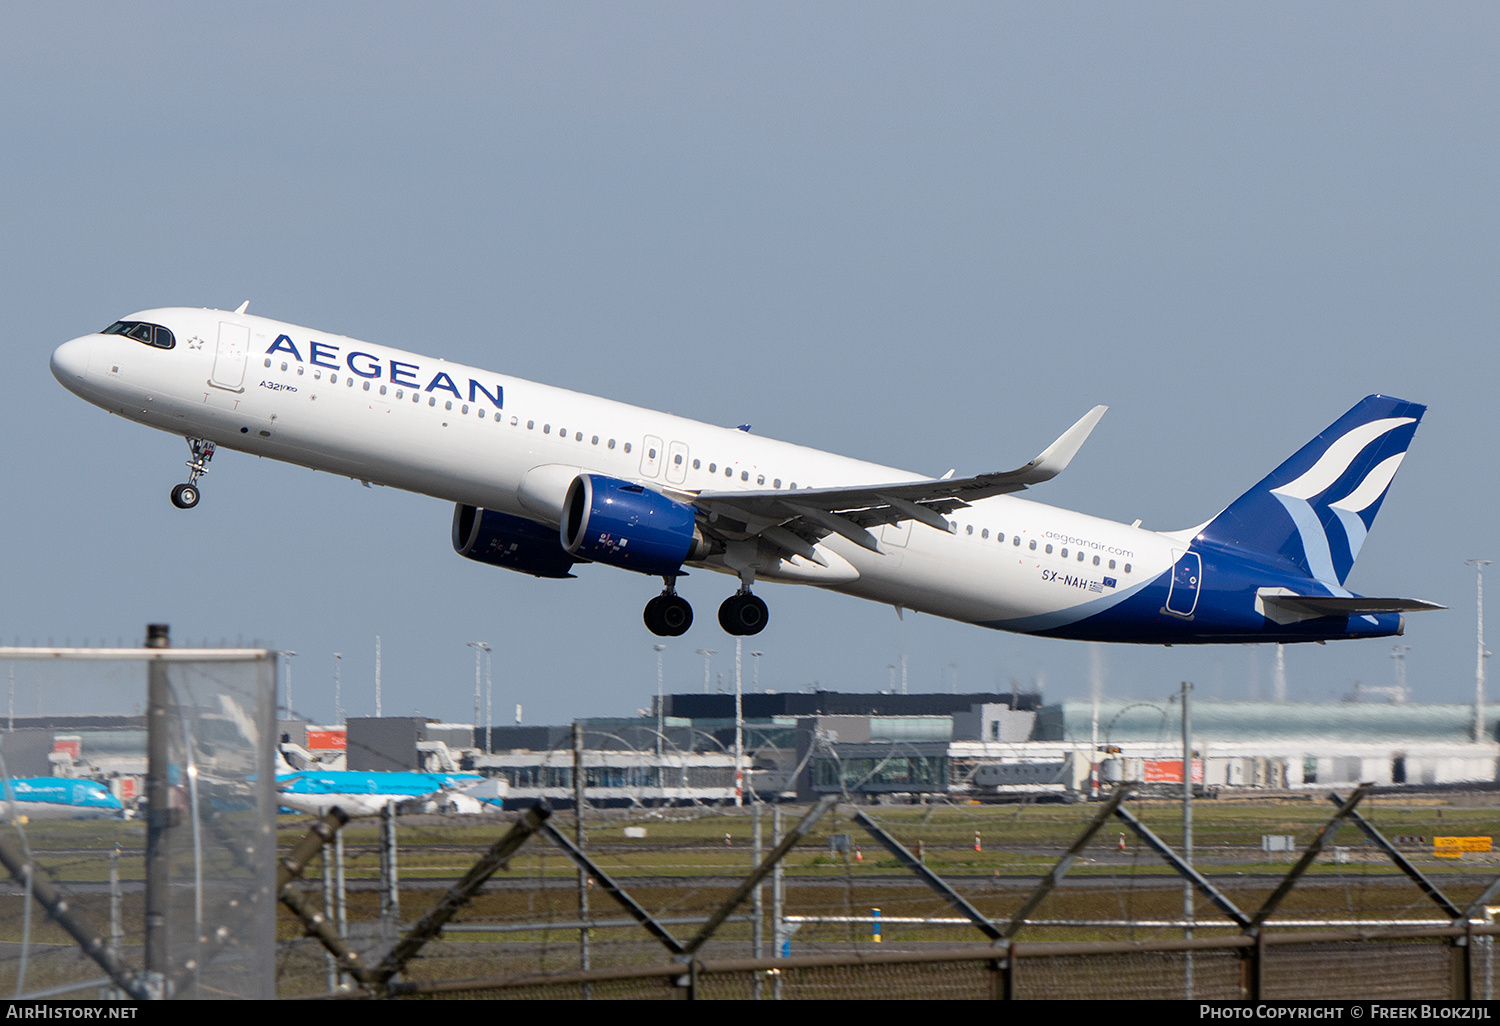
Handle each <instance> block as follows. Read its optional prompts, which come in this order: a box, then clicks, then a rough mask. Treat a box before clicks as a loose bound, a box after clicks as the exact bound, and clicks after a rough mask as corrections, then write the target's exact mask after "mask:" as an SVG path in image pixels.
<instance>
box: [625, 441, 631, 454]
mask: <svg viewBox="0 0 1500 1026" xmlns="http://www.w3.org/2000/svg"><path fill="white" fill-rule="evenodd" d="M625 451H626V452H629V451H630V443H629V442H626V443H625Z"/></svg>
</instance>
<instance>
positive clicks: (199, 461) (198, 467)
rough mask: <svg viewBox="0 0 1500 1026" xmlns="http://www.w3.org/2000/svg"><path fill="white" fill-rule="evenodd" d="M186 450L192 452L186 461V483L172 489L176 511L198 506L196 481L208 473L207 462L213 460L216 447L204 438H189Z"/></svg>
mask: <svg viewBox="0 0 1500 1026" xmlns="http://www.w3.org/2000/svg"><path fill="white" fill-rule="evenodd" d="M187 444H188V448H189V449H190V450H191V451H192V454H193V458H192V459H190V460H188V462H187V468H188V479H187V483H185V484H180V485H177V486H176V487H174V488H173V489H172V505H174V506H176V507H177V508H178V509H192V508H193V507H194V506H196V505H198V499H199V498H200V497H201V493H200V492H199V491H198V479H199V478H200V477H202V476H203V475H204V474H207V473H208V461H209V460H211V459H213V458H214V452H215V451H216V450H217V448H218V447H217V446H216V445H214V443H213V442H210V441H208V440H207V439H204V438H189V439H188V440H187Z"/></svg>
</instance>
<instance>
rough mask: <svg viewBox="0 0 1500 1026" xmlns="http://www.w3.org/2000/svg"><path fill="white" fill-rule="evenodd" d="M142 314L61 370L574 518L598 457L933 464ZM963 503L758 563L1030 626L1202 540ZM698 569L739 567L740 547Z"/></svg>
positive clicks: (304, 444) (309, 338) (242, 435)
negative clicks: (862, 455)
mask: <svg viewBox="0 0 1500 1026" xmlns="http://www.w3.org/2000/svg"><path fill="white" fill-rule="evenodd" d="M132 319H136V320H141V321H151V322H155V323H157V324H162V325H166V326H168V327H170V329H171V330H172V332H173V333H174V334H175V336H176V345H175V347H174V348H172V349H170V350H163V349H157V348H153V347H152V346H150V345H145V344H142V343H141V342H138V341H136V340H134V339H132V338H129V337H125V336H121V335H103V334H101V335H89V336H85V337H83V338H81V339H77V340H75V341H74V342H70V343H67V344H66V345H64V346H63V347H61V348H60V349H59V350H58V351H57V353H56V354H55V355H54V357H53V368H54V373H56V374H57V376H58V378H59V380H61V381H62V382H63V383H64V384H65V385H66V386H67V387H68V388H69V389H71V390H72V391H74V392H76V393H78V394H79V395H80V396H82V397H83V398H85V399H88V400H89V401H90V402H93V403H95V404H97V405H99V406H101V407H104V408H105V409H108V410H110V411H111V412H114V413H118V414H120V415H121V416H124V417H128V418H130V419H131V420H136V421H139V422H141V423H143V424H148V425H150V426H151V427H155V428H160V429H162V430H164V431H170V432H172V433H174V434H178V435H182V436H186V437H189V438H203V439H208V440H211V441H213V442H215V443H217V444H218V445H219V446H221V447H224V448H230V449H237V450H240V451H243V452H247V453H251V454H254V455H257V456H265V457H270V458H273V459H278V460H284V461H287V462H291V463H296V464H300V465H302V466H306V467H310V468H312V469H314V470H322V471H327V472H329V473H335V474H342V475H347V476H349V477H351V478H355V479H358V480H362V481H366V482H370V483H372V484H381V485H386V486H389V487H393V488H402V489H406V490H408V491H413V492H419V493H422V494H424V495H431V496H433V497H435V498H440V499H444V500H447V501H449V502H454V503H461V504H467V505H472V506H477V507H483V508H485V509H492V510H497V511H500V512H504V513H509V514H513V515H516V516H521V517H525V518H528V519H530V520H533V521H537V522H540V523H545V524H550V525H554V526H555V525H557V524H558V523H559V522H560V519H561V510H562V503H563V495H564V493H565V491H566V488H567V486H568V484H569V482H570V481H571V480H572V479H573V477H575V476H576V475H577V474H578V473H580V472H588V473H595V474H601V475H606V476H609V477H613V478H619V479H623V480H626V481H630V482H637V483H640V484H642V485H645V486H647V487H649V488H652V489H656V490H658V491H661V492H663V493H664V494H666V495H668V496H671V497H675V498H679V499H682V500H684V501H690V500H691V498H692V497H693V496H694V495H696V494H698V493H700V492H707V491H712V492H717V493H721V494H722V493H724V492H729V491H734V490H743V491H765V490H766V489H773V488H774V489H787V490H791V489H793V488H797V489H805V488H829V487H839V486H859V485H866V484H870V483H872V482H877V483H893V482H907V481H921V480H927V479H926V478H924V477H922V476H921V475H917V474H913V473H910V472H908V471H902V470H897V469H895V468H891V467H884V466H880V465H877V464H871V463H866V462H863V461H860V460H854V459H849V458H846V457H843V456H838V455H835V454H832V453H827V452H821V451H819V450H816V449H811V448H807V447H804V446H800V445H793V444H791V443H788V442H781V441H776V440H774V439H770V438H763V437H759V436H756V435H753V434H750V433H748V432H745V431H741V430H737V429H734V428H724V427H718V426H715V425H712V424H705V423H701V422H699V421H694V420H689V419H686V418H683V417H677V416H673V415H671V414H668V413H660V412H657V411H654V410H647V409H642V408H640V407H635V406H629V405H626V404H624V403H620V402H614V401H612V400H609V399H602V398H599V397H596V396H590V395H583V394H580V393H577V392H571V391H568V390H567V389H562V388H555V387H552V386H549V385H542V384H537V383H534V382H530V381H524V380H521V379H519V378H513V377H510V376H508V375H505V374H500V373H495V372H492V371H487V370H482V369H480V368H476V367H468V366H463V365H458V364H451V363H447V362H445V361H443V360H440V359H437V358H433V357H428V356H421V355H418V354H416V353H412V352H408V351H403V350H399V349H393V348H390V347H388V346H382V345H376V344H373V343H368V342H362V341H358V340H356V339H352V338H346V337H343V336H339V335H330V334H326V333H323V332H317V331H313V330H311V329H308V328H302V327H298V326H296V325H291V324H284V323H281V322H278V321H272V320H268V319H266V318H262V317H254V316H249V315H247V314H238V313H225V312H222V311H217V310H197V309H162V310H151V311H144V312H142V313H140V314H136V315H133V317H132ZM70 347H71V348H70ZM948 519H949V520H950V522H951V523H952V525H953V526H952V529H951V530H950V531H949V532H943V531H940V530H937V529H935V528H934V527H931V526H928V525H925V524H922V523H916V522H913V521H910V520H907V521H904V522H902V523H899V524H888V525H886V526H884V527H881V528H877V529H876V530H875V535H876V537H877V538H878V540H879V544H880V548H881V550H882V551H881V552H879V553H876V552H872V551H869V550H868V549H866V548H862V547H860V546H858V545H855V544H853V543H851V542H849V541H846V540H845V539H844V538H842V537H839V536H838V535H829V536H828V537H827V538H825V539H823V540H822V541H821V542H820V543H819V545H818V550H819V552H820V553H822V554H824V556H825V561H826V563H827V566H826V567H825V566H820V565H818V564H816V563H815V562H812V561H808V560H803V559H796V560H784V561H782V562H780V563H779V565H774V566H765V565H762V566H760V567H759V568H758V573H757V577H758V578H761V579H769V580H775V581H788V582H798V583H809V584H817V585H820V586H824V587H830V588H833V589H835V590H838V591H842V592H845V593H848V594H851V595H857V596H860V597H862V598H867V599H871V600H875V601H879V602H884V603H888V604H891V605H894V606H898V607H902V608H906V609H913V610H919V611H922V612H926V613H931V614H934V615H937V616H943V617H949V618H952V619H956V620H962V621H967V622H978V623H986V624H989V625H991V626H1005V627H1010V626H1012V625H1014V629H1019V630H1026V629H1029V625H1031V624H1033V623H1042V622H1044V621H1045V620H1046V619H1047V618H1048V617H1049V616H1051V615H1055V614H1057V613H1059V612H1062V611H1064V610H1067V609H1069V608H1071V607H1074V606H1077V605H1079V604H1080V603H1083V602H1086V601H1090V600H1097V599H1098V598H1099V595H1098V594H1097V591H1096V592H1095V593H1090V591H1088V590H1087V588H1086V587H1085V586H1083V585H1081V584H1080V581H1081V579H1082V578H1083V577H1089V578H1091V579H1094V580H1097V579H1098V578H1099V577H1100V576H1101V575H1103V574H1108V575H1110V577H1111V578H1112V579H1113V580H1115V581H1116V582H1117V583H1116V584H1115V585H1114V586H1113V589H1112V590H1113V593H1114V594H1116V595H1118V596H1120V597H1123V596H1124V595H1127V594H1129V593H1130V591H1132V590H1133V588H1134V587H1137V586H1143V585H1144V584H1145V583H1147V582H1149V581H1150V580H1151V579H1153V578H1155V577H1156V576H1157V575H1159V574H1160V573H1162V572H1163V571H1164V570H1165V569H1167V568H1169V567H1170V566H1171V565H1172V563H1173V558H1174V556H1173V549H1174V547H1175V548H1182V547H1183V543H1182V542H1181V541H1180V540H1178V539H1176V538H1173V537H1171V536H1167V535H1162V534H1158V533H1155V532H1152V531H1146V530H1142V529H1139V528H1136V527H1132V526H1128V525H1124V524H1118V523H1114V522H1112V521H1107V520H1101V519H1098V518H1095V517H1090V516H1086V515H1084V514H1081V513H1075V512H1071V511H1068V510H1063V509H1057V508H1054V507H1051V506H1045V505H1041V504H1039V503H1034V502H1028V501H1026V500H1024V499H1020V498H1016V497H1014V496H997V497H994V498H989V499H984V500H981V501H978V502H976V503H974V504H973V505H972V506H970V507H968V508H965V509H959V510H957V511H955V512H954V513H952V514H950V515H949V517H948ZM1002 537H1003V539H1004V540H1003V541H1001V540H1000V539H1001V538H1002ZM1017 539H1019V544H1017ZM1033 544H1035V548H1034V549H1033V547H1032V546H1033ZM1049 548H1050V550H1051V551H1050V552H1049V551H1048V550H1049ZM1080 553H1081V554H1082V556H1083V558H1082V559H1081V560H1080V558H1079V554H1080ZM691 565H700V566H706V567H708V568H710V569H715V570H720V571H725V572H733V571H729V570H728V569H727V568H726V566H725V565H724V562H723V560H722V559H721V558H710V559H709V560H708V561H706V562H703V563H698V564H691Z"/></svg>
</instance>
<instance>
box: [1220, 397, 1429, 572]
mask: <svg viewBox="0 0 1500 1026" xmlns="http://www.w3.org/2000/svg"><path fill="white" fill-rule="evenodd" d="M1425 412H1427V407H1425V406H1422V405H1419V404H1417V403H1409V402H1406V401H1404V400H1402V399H1392V398H1390V397H1389V396H1383V395H1372V396H1367V397H1366V398H1364V399H1361V400H1360V401H1359V402H1358V403H1357V404H1355V406H1354V408H1353V409H1352V410H1350V411H1349V412H1348V413H1346V414H1344V415H1343V416H1342V417H1340V418H1339V419H1338V420H1336V421H1334V422H1333V424H1332V425H1330V426H1329V427H1328V429H1327V430H1326V431H1324V432H1323V433H1322V434H1320V435H1318V437H1316V438H1314V439H1313V440H1312V441H1311V442H1308V443H1307V444H1306V445H1304V446H1303V447H1302V448H1301V449H1299V450H1297V453H1296V455H1294V456H1293V457H1292V458H1291V459H1289V460H1287V461H1286V462H1285V463H1283V464H1282V465H1281V466H1279V467H1277V468H1276V469H1275V470H1273V471H1272V472H1271V473H1270V474H1269V475H1267V476H1266V478H1265V479H1264V480H1262V481H1261V482H1260V484H1258V485H1256V486H1255V487H1254V488H1252V489H1250V490H1249V491H1248V492H1246V493H1245V494H1244V495H1241V496H1240V497H1239V498H1238V499H1236V500H1234V502H1233V503H1231V504H1230V505H1229V508H1228V509H1226V510H1224V512H1222V513H1220V514H1219V515H1218V516H1216V517H1214V519H1213V520H1212V521H1210V522H1209V524H1208V526H1207V527H1205V528H1203V530H1202V531H1201V532H1200V533H1199V535H1198V536H1197V539H1196V540H1197V541H1198V542H1199V543H1207V544H1209V545H1214V546H1219V547H1222V548H1227V549H1231V550H1235V551H1238V552H1240V553H1242V554H1245V555H1250V556H1252V557H1258V558H1259V559H1262V560H1269V561H1272V562H1277V563H1281V564H1283V565H1287V566H1289V567H1290V568H1291V569H1293V570H1295V571H1296V572H1297V573H1299V574H1300V575H1301V576H1305V577H1312V578H1315V579H1316V580H1319V581H1322V582H1323V583H1325V584H1328V585H1330V586H1334V587H1340V586H1342V585H1343V583H1344V581H1345V579H1347V578H1348V576H1349V571H1350V570H1351V569H1353V567H1354V559H1355V557H1356V556H1358V555H1359V549H1360V546H1361V545H1363V544H1364V540H1365V535H1366V534H1368V533H1369V530H1370V525H1371V524H1373V523H1374V522H1375V514H1376V513H1378V512H1380V504H1381V502H1382V501H1384V499H1385V493H1386V491H1387V490H1388V489H1389V488H1390V485H1391V479H1392V478H1394V477H1395V476H1396V470H1397V468H1399V467H1400V466H1401V460H1402V458H1403V457H1404V456H1405V455H1406V449H1407V446H1409V445H1411V440H1412V436H1413V435H1414V434H1415V433H1416V430H1417V424H1418V423H1419V422H1420V421H1421V419H1422V414H1423V413H1425Z"/></svg>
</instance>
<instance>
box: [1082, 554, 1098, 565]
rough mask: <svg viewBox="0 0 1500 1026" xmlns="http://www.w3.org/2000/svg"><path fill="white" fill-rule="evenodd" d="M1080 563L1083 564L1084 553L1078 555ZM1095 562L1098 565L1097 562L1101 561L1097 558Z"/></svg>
mask: <svg viewBox="0 0 1500 1026" xmlns="http://www.w3.org/2000/svg"><path fill="white" fill-rule="evenodd" d="M1078 562H1080V563H1082V562H1083V553H1082V552H1080V553H1079V554H1078ZM1094 562H1095V563H1097V562H1099V560H1098V558H1097V557H1096V558H1095V559H1094Z"/></svg>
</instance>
